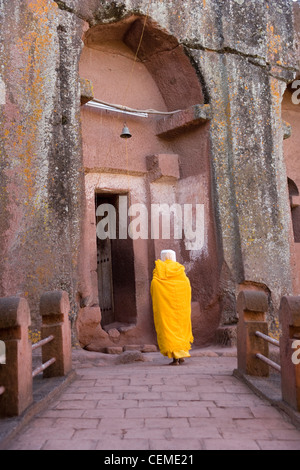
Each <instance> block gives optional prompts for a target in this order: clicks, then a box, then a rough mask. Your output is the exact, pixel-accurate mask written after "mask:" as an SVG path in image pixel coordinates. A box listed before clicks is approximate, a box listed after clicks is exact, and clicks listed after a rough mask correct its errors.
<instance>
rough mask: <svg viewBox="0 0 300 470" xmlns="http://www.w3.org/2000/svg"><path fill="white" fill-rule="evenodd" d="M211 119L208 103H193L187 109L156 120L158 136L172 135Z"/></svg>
mask: <svg viewBox="0 0 300 470" xmlns="http://www.w3.org/2000/svg"><path fill="white" fill-rule="evenodd" d="M210 119H211V107H210V105H209V104H195V105H194V106H191V107H190V108H188V109H185V110H183V111H179V112H178V113H175V114H173V115H171V116H168V117H164V118H162V119H160V120H159V121H158V122H157V125H156V135H157V136H158V137H174V136H176V135H177V134H179V133H181V132H183V131H184V130H186V129H192V128H194V127H197V126H200V125H201V124H203V123H205V122H207V121H209V120H210Z"/></svg>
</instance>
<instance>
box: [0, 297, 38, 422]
mask: <svg viewBox="0 0 300 470" xmlns="http://www.w3.org/2000/svg"><path fill="white" fill-rule="evenodd" d="M29 325H30V311H29V306H28V303H27V300H26V299H23V298H18V297H7V298H2V299H0V338H1V340H3V341H4V342H5V346H6V364H1V365H0V386H3V387H4V388H5V391H4V393H3V394H1V395H0V417H2V418H3V417H12V416H19V415H20V414H22V412H23V411H24V410H25V409H26V408H27V407H28V406H29V405H30V404H31V403H32V401H33V396H32V346H31V343H30V342H29V339H28V326H29Z"/></svg>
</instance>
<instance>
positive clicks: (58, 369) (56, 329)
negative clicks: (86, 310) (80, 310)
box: [40, 291, 72, 378]
mask: <svg viewBox="0 0 300 470" xmlns="http://www.w3.org/2000/svg"><path fill="white" fill-rule="evenodd" d="M69 312H70V303H69V297H68V294H67V292H64V291H55V292H47V293H45V294H43V295H42V297H41V301H40V314H41V316H42V322H43V323H42V328H41V337H42V339H45V338H47V337H48V336H50V335H53V336H54V339H53V340H52V341H51V342H50V343H47V344H46V345H45V346H43V348H42V361H43V364H44V363H45V362H47V361H49V360H50V359H52V358H53V357H55V359H56V361H55V363H54V364H52V365H51V366H49V367H48V368H47V369H46V370H44V372H43V376H44V377H45V378H49V377H60V376H64V375H67V374H68V373H69V372H70V371H71V369H72V346H71V324H70V321H69V317H68V316H69Z"/></svg>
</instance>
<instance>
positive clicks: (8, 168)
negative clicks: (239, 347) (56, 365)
mask: <svg viewBox="0 0 300 470" xmlns="http://www.w3.org/2000/svg"><path fill="white" fill-rule="evenodd" d="M299 10H300V9H299V5H298V4H297V3H294V2H292V1H289V0H279V1H278V0H276V1H273V0H254V1H252V2H244V1H237V0H226V1H223V0H206V1H205V0H186V1H180V2H179V1H177V0H171V1H164V0H123V1H106V0H84V1H79V0H64V1H52V0H24V1H22V2H20V1H18V0H10V1H6V0H4V1H2V2H0V22H1V29H0V31H1V33H0V34H1V46H0V57H1V69H0V120H1V126H0V137H1V148H0V152H1V156H0V158H1V159H0V162H1V168H0V171H1V173H0V174H1V179H0V296H2V297H4V296H12V295H21V296H25V297H26V298H27V299H28V301H29V304H30V307H31V312H32V326H33V328H38V327H39V298H40V296H41V294H42V293H43V292H45V291H50V290H57V289H59V290H66V291H67V292H68V293H69V296H70V300H71V305H72V311H71V312H70V318H71V320H72V323H73V331H74V332H75V335H76V337H77V339H78V341H79V343H80V345H81V346H82V347H85V348H87V349H90V350H96V351H104V350H105V348H107V347H110V346H118V347H123V346H125V345H132V344H154V343H155V341H156V339H155V331H154V325H153V317H152V305H151V297H150V283H151V278H152V271H153V268H154V262H155V259H157V258H158V257H159V255H160V251H161V250H162V249H166V248H171V249H173V250H175V251H176V253H177V260H178V261H179V262H181V263H182V264H184V266H185V268H186V273H187V275H188V277H189V279H190V281H191V285H192V292H193V298H192V323H193V332H194V336H195V344H196V345H199V346H202V345H207V344H209V343H211V342H213V341H215V340H216V338H218V337H219V338H220V337H222V335H224V337H225V334H226V333H228V332H229V333H228V334H230V331H231V327H232V326H233V327H234V325H235V324H236V322H237V313H236V306H235V303H236V297H237V295H238V293H239V292H240V290H241V289H243V288H245V287H247V288H249V289H256V290H263V291H264V292H266V293H267V294H268V299H269V311H268V320H269V324H270V328H271V331H273V332H274V333H276V331H277V328H278V307H279V302H280V299H281V297H282V296H283V295H286V294H290V295H292V294H297V295H298V294H299V293H300V275H299V272H300V269H299V268H300V252H299V243H300V215H299V211H300V201H298V198H299V188H300V171H299V170H300V168H299V165H300V164H299V163H298V158H297V157H298V155H297V152H298V149H299V145H298V141H299V132H298V126H299V110H300V107H299V102H300V92H299V93H298V88H299V90H300V81H299V83H298V84H297V79H298V72H299V52H298V48H297V45H298V43H299V39H298V30H297V25H299V24H300V20H299ZM298 85H299V86H298ZM124 128H125V130H126V132H130V136H126V137H130V138H122V137H121V134H122V133H123V130H124Z"/></svg>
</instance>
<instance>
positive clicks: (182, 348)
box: [151, 250, 194, 365]
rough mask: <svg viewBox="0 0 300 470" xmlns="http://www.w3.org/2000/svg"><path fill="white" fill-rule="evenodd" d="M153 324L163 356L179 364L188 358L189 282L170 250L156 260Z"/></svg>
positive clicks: (153, 286)
mask: <svg viewBox="0 0 300 470" xmlns="http://www.w3.org/2000/svg"><path fill="white" fill-rule="evenodd" d="M151 297H152V305H153V315H154V325H155V330H156V334H157V342H158V347H159V350H160V352H161V354H162V355H163V356H167V357H169V358H173V362H171V363H170V365H179V364H182V363H183V362H184V358H186V357H190V353H189V351H190V349H191V343H193V341H194V338H193V334H192V322H191V285H190V281H189V279H188V277H187V275H186V273H185V268H184V266H182V264H180V263H178V262H176V253H175V252H174V251H173V250H164V251H162V252H161V259H159V260H157V261H156V262H155V269H154V271H153V278H152V282H151Z"/></svg>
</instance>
